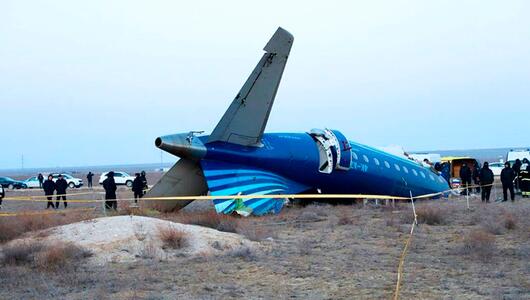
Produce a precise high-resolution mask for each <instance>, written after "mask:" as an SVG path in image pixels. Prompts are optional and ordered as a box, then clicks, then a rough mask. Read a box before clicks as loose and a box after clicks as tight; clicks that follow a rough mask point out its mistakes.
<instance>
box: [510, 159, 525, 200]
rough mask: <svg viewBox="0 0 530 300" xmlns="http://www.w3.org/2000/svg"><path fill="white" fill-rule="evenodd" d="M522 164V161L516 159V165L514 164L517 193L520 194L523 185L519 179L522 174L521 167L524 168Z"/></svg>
mask: <svg viewBox="0 0 530 300" xmlns="http://www.w3.org/2000/svg"><path fill="white" fill-rule="evenodd" d="M522 164H523V163H522V162H521V160H520V159H516V160H515V163H514V164H513V167H512V169H513V172H514V173H515V177H516V179H515V192H516V193H518V192H519V189H520V187H519V186H520V185H521V182H520V179H519V175H520V173H521V166H522Z"/></svg>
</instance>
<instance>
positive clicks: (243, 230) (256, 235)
mask: <svg viewBox="0 0 530 300" xmlns="http://www.w3.org/2000/svg"><path fill="white" fill-rule="evenodd" d="M237 233H238V234H241V235H243V236H245V237H246V238H247V239H249V240H251V241H256V242H259V241H262V240H264V239H266V238H274V237H276V235H275V233H274V231H273V230H272V229H271V228H268V227H265V226H258V225H253V224H248V223H246V224H245V223H243V224H241V223H240V224H239V225H238V227H237Z"/></svg>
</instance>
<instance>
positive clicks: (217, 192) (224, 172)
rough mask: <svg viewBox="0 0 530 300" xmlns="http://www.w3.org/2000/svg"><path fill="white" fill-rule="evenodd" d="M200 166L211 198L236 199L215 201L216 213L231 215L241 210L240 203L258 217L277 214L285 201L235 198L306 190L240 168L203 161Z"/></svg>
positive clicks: (264, 173) (279, 178) (258, 171)
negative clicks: (224, 197) (232, 197)
mask: <svg viewBox="0 0 530 300" xmlns="http://www.w3.org/2000/svg"><path fill="white" fill-rule="evenodd" d="M201 166H202V169H203V172H204V176H205V178H206V182H207V184H208V188H209V190H210V195H211V196H231V195H234V196H235V197H234V199H228V200H226V199H215V200H214V204H215V209H216V211H217V212H218V213H225V214H230V213H232V212H233V211H234V210H236V209H238V207H241V204H243V206H244V207H245V208H247V209H250V212H251V213H252V214H254V215H258V216H259V215H263V214H266V213H271V212H273V213H278V212H279V211H280V210H281V208H282V207H283V204H284V201H285V199H272V198H265V199H261V198H249V199H243V200H242V201H241V200H238V199H237V195H239V194H240V195H281V194H297V193H300V192H304V191H306V190H308V189H309V188H308V187H307V186H304V185H302V184H299V183H297V182H294V181H292V180H289V179H287V178H285V177H282V176H280V175H277V174H275V173H272V172H269V171H264V170H261V169H257V168H252V167H247V166H243V165H236V164H230V163H224V162H218V161H209V160H202V161H201ZM241 202H242V203H241Z"/></svg>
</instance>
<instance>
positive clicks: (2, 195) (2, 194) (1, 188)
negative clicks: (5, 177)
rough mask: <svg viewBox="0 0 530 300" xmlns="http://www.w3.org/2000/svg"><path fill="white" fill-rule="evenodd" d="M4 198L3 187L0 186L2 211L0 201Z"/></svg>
mask: <svg viewBox="0 0 530 300" xmlns="http://www.w3.org/2000/svg"><path fill="white" fill-rule="evenodd" d="M5 196H6V192H5V191H4V187H3V186H2V185H1V184H0V209H2V199H4V197H5Z"/></svg>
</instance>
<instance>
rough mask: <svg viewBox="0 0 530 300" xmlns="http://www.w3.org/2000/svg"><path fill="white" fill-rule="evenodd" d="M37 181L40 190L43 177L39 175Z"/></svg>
mask: <svg viewBox="0 0 530 300" xmlns="http://www.w3.org/2000/svg"><path fill="white" fill-rule="evenodd" d="M37 180H39V188H40V189H42V182H43V181H44V176H42V173H39V175H38V176H37Z"/></svg>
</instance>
